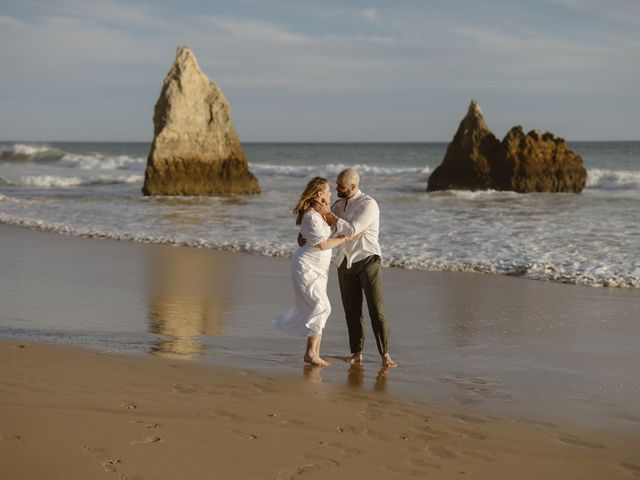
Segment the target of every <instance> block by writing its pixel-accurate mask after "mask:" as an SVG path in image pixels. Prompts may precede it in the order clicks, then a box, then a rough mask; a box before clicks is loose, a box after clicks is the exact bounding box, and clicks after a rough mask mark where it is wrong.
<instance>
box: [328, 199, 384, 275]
mask: <svg viewBox="0 0 640 480" xmlns="http://www.w3.org/2000/svg"><path fill="white" fill-rule="evenodd" d="M331 211H332V212H333V213H334V214H335V215H336V216H337V217H338V222H337V224H336V235H345V236H347V237H353V236H354V235H355V234H356V233H360V232H362V231H364V236H363V237H362V238H361V239H360V240H356V241H350V242H345V243H343V244H342V245H340V246H339V247H338V248H337V254H336V257H335V260H334V262H335V264H336V265H338V266H340V264H341V263H342V261H343V260H344V259H345V258H346V259H347V268H351V265H352V264H353V262H359V261H360V260H364V259H365V258H367V257H369V256H371V255H379V256H380V257H382V251H381V250H380V244H379V243H378V234H379V233H380V209H379V208H378V202H376V201H375V200H374V199H373V198H371V197H370V196H369V195H366V194H364V193H362V192H361V191H360V190H358V191H357V192H356V193H355V195H354V196H353V197H351V198H348V199H347V198H341V199H340V200H338V201H337V202H335V203H334V204H333V206H332V207H331Z"/></svg>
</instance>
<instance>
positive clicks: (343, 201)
mask: <svg viewBox="0 0 640 480" xmlns="http://www.w3.org/2000/svg"><path fill="white" fill-rule="evenodd" d="M359 186H360V175H359V174H358V172H357V171H356V170H354V169H352V168H349V169H347V170H344V171H342V172H340V174H339V175H338V177H337V179H336V190H337V194H338V197H339V200H338V201H337V202H335V203H334V204H333V206H332V207H331V210H329V209H328V208H327V207H324V208H322V207H319V208H320V209H322V210H323V211H321V212H320V213H322V214H323V215H324V216H325V218H326V220H327V222H328V223H329V224H330V225H333V226H335V227H336V235H345V236H347V237H353V236H356V234H359V233H361V232H364V235H363V236H362V237H361V238H360V239H358V240H355V241H350V242H346V243H344V244H342V245H340V246H339V247H338V249H337V250H338V251H337V255H336V258H335V263H336V264H337V265H338V280H339V283H340V295H341V297H342V305H343V307H344V313H345V317H346V320H347V328H348V331H349V346H350V348H351V357H349V363H352V364H355V363H362V350H363V347H364V321H363V315H362V303H363V302H362V300H363V299H362V295H363V293H364V298H365V299H366V301H367V307H368V310H369V316H370V317H371V326H372V328H373V334H374V336H375V339H376V345H377V346H378V351H379V352H380V355H381V356H382V365H383V366H384V367H390V368H393V367H396V366H397V364H396V362H395V361H394V360H393V359H392V358H391V356H390V355H389V352H388V339H389V326H388V325H387V320H386V317H385V314H384V304H383V301H382V267H381V265H380V257H381V255H382V252H381V250H380V244H379V243H378V234H379V231H380V209H379V208H378V203H377V202H376V201H375V200H374V199H373V198H371V197H370V196H369V195H366V194H364V193H362V192H361V191H360V188H359Z"/></svg>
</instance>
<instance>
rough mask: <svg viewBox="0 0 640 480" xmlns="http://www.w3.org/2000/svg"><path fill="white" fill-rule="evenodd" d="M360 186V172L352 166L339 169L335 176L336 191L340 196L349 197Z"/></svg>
mask: <svg viewBox="0 0 640 480" xmlns="http://www.w3.org/2000/svg"><path fill="white" fill-rule="evenodd" d="M359 187H360V174H359V173H358V172H357V171H356V170H355V169H354V168H347V169H346V170H343V171H341V172H340V173H339V174H338V177H337V178H336V191H337V193H338V197H340V198H351V197H353V196H354V195H355V193H356V192H357V191H358V188H359Z"/></svg>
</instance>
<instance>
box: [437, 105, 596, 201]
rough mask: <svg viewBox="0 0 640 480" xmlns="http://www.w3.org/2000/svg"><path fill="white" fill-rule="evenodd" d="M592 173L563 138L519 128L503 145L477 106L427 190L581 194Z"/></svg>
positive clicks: (508, 135)
mask: <svg viewBox="0 0 640 480" xmlns="http://www.w3.org/2000/svg"><path fill="white" fill-rule="evenodd" d="M586 181H587V171H586V170H585V168H584V166H583V165H582V159H581V158H580V156H579V155H577V154H576V153H574V152H572V151H571V150H569V148H568V147H567V144H566V143H565V141H564V140H563V139H562V138H556V137H554V136H553V134H551V133H549V132H546V133H544V134H543V133H541V132H538V131H531V132H529V133H527V134H526V135H525V134H524V132H523V131H522V127H520V126H517V127H513V128H512V129H511V130H510V131H509V133H508V134H507V135H506V136H505V138H504V139H503V140H502V142H500V141H498V140H497V139H496V137H495V136H494V135H493V133H491V130H490V129H489V127H488V126H487V123H486V121H485V119H484V117H483V115H482V110H481V109H480V106H479V105H478V104H477V102H475V101H472V102H471V105H470V107H469V111H468V112H467V115H466V116H465V118H464V119H463V120H462V122H461V123H460V126H459V127H458V131H457V132H456V134H455V136H454V137H453V140H452V142H451V143H450V144H449V146H448V147H447V152H446V154H445V156H444V159H443V160H442V163H441V164H440V165H439V166H438V167H437V168H436V169H435V170H434V171H433V173H432V174H431V176H430V177H429V180H428V184H427V191H436V190H451V189H459V190H487V189H495V190H512V191H515V192H520V193H526V192H574V193H579V192H580V191H582V189H583V188H584V186H585V184H586Z"/></svg>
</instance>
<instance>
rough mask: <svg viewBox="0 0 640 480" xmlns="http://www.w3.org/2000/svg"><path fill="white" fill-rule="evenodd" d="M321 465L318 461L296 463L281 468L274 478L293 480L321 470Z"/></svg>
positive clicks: (277, 479) (276, 479) (275, 479)
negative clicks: (303, 463)
mask: <svg viewBox="0 0 640 480" xmlns="http://www.w3.org/2000/svg"><path fill="white" fill-rule="evenodd" d="M320 468H321V467H320V465H318V464H316V463H308V464H305V465H296V466H294V467H287V468H284V469H282V470H280V471H279V472H278V473H276V476H275V477H273V478H274V480H293V479H294V478H298V477H300V476H301V475H304V474H306V473H310V472H314V471H317V470H320Z"/></svg>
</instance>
